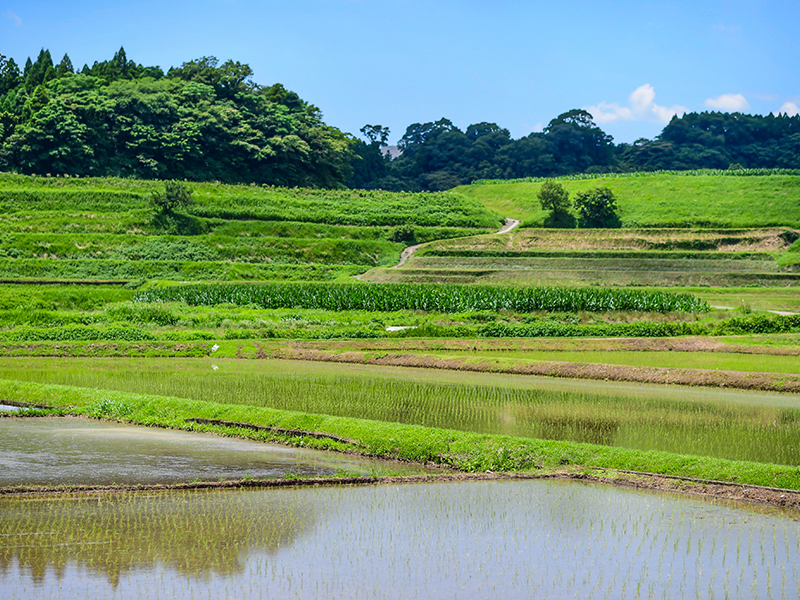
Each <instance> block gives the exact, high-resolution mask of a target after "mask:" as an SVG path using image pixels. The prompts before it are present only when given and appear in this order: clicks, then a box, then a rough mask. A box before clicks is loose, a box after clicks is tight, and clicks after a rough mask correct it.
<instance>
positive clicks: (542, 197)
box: [536, 180, 575, 227]
mask: <svg viewBox="0 0 800 600" xmlns="http://www.w3.org/2000/svg"><path fill="white" fill-rule="evenodd" d="M536 196H537V198H539V202H540V203H541V205H542V209H544V210H549V211H550V212H551V214H550V216H549V217H547V219H545V222H544V224H545V227H575V217H573V216H572V215H571V214H569V212H567V209H568V208H569V192H568V191H567V190H565V189H564V186H563V185H561V184H560V183H556V182H555V181H551V180H548V181H545V182H544V183H543V184H542V187H540V188H539V193H538V194H536Z"/></svg>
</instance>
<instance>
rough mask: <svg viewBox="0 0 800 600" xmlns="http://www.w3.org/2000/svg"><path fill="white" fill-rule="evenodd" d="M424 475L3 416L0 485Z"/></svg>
mask: <svg viewBox="0 0 800 600" xmlns="http://www.w3.org/2000/svg"><path fill="white" fill-rule="evenodd" d="M425 471H426V470H425V469H424V468H423V467H418V466H414V465H407V464H403V463H396V462H391V461H382V460H374V459H364V458H359V457H351V456H348V455H345V454H337V453H333V452H321V451H314V450H305V449H299V448H287V447H284V446H277V445H274V444H263V443H259V442H252V441H249V440H240V439H234V438H224V437H217V436H213V435H204V434H199V433H190V432H185V431H174V430H167V429H156V428H146V427H134V426H131V425H121V424H117V423H103V422H99V421H90V420H86V419H75V418H47V419H0V485H46V486H55V485H70V484H72V485H78V484H81V485H110V484H120V485H136V484H157V483H161V484H170V483H178V482H188V481H194V480H201V481H218V480H225V479H227V480H232V479H244V478H249V477H251V478H254V479H263V478H270V479H273V478H280V477H285V476H287V475H291V476H297V477H314V476H329V475H335V474H337V473H349V474H361V475H369V474H386V473H391V474H413V473H422V472H425Z"/></svg>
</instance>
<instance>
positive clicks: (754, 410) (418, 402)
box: [0, 359, 800, 466]
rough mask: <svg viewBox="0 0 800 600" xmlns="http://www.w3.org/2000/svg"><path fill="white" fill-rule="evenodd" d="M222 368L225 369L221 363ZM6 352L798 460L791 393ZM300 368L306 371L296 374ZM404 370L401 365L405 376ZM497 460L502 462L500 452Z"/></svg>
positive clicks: (55, 378)
mask: <svg viewBox="0 0 800 600" xmlns="http://www.w3.org/2000/svg"><path fill="white" fill-rule="evenodd" d="M213 366H217V367H218V369H213ZM213 366H212V365H211V363H209V362H208V361H206V360H201V361H192V362H190V361H187V360H178V359H172V360H169V359H168V360H158V359H150V360H147V361H146V362H143V361H140V360H114V361H93V362H86V361H80V360H75V361H72V360H67V359H58V360H42V359H26V360H25V363H24V365H22V364H19V363H16V362H15V361H13V360H8V359H6V360H5V361H3V362H2V363H0V377H3V378H7V379H15V380H20V381H36V382H41V383H57V384H64V385H71V386H79V387H84V388H99V389H112V390H119V391H125V392H136V393H145V394H155V395H159V396H177V397H182V398H188V399H192V400H199V401H205V402H215V403H219V404H226V405H245V406H251V407H262V408H271V409H280V410H289V411H297V412H302V413H309V414H326V415H334V416H340V417H358V418H366V419H372V420H376V421H383V422H392V423H405V424H412V425H423V426H426V427H435V428H442V429H455V430H461V431H468V432H476V433H487V434H503V435H512V436H516V437H522V438H533V439H550V440H564V441H572V442H586V443H592V444H599V445H604V446H611V447H619V448H630V449H636V450H642V451H649V450H658V451H666V452H672V453H680V454H691V455H696V456H710V457H717V458H725V459H730V460H747V461H756V462H763V463H776V464H784V465H792V466H799V465H800V407H795V406H794V405H793V403H792V402H791V397H790V396H786V395H778V394H774V395H766V394H762V395H756V394H748V393H746V392H739V393H730V394H723V395H721V396H720V395H719V394H717V395H714V396H710V395H706V396H703V395H701V394H691V395H690V394H689V393H688V392H687V394H686V395H685V396H681V395H680V394H666V393H664V394H660V393H659V392H658V391H657V389H646V390H645V389H640V388H637V387H636V386H631V387H630V391H629V392H628V393H624V392H623V391H620V390H619V389H617V390H614V391H609V392H605V393H600V392H599V391H598V392H595V393H593V392H591V391H586V389H585V388H584V389H583V390H577V389H576V390H575V391H570V390H553V389H547V388H546V387H544V386H536V385H535V382H528V381H526V380H525V379H524V378H519V379H513V378H510V377H504V376H486V375H484V376H481V377H482V378H483V383H478V382H477V380H476V379H475V378H473V380H471V381H470V382H469V383H464V384H459V383H457V380H454V381H449V382H446V383H445V382H437V381H436V377H437V375H436V374H433V375H432V377H426V378H425V379H424V380H423V379H416V378H414V379H409V378H408V377H400V376H394V375H391V373H388V374H386V375H384V374H383V372H384V371H387V369H379V368H374V369H366V370H364V369H363V368H361V369H358V368H353V367H349V366H345V365H339V366H336V367H335V368H331V367H329V366H326V365H321V366H316V365H314V364H303V365H298V366H297V367H294V366H293V363H291V362H283V361H269V362H268V363H267V364H266V365H263V366H262V365H259V364H256V365H253V366H248V367H246V369H245V370H242V367H240V366H239V365H238V363H237V361H231V360H230V359H214V362H213ZM298 368H301V369H302V370H300V371H298V370H297V369H298ZM401 373H403V371H400V372H398V374H397V375H400V374H401ZM495 459H496V460H498V461H500V462H502V457H501V456H500V455H498V456H497V457H495Z"/></svg>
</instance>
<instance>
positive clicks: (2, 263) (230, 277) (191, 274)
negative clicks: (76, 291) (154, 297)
mask: <svg viewBox="0 0 800 600" xmlns="http://www.w3.org/2000/svg"><path fill="white" fill-rule="evenodd" d="M297 262H298V263H299V261H297ZM363 270H364V268H363V266H358V265H335V264H334V265H328V264H307V263H299V264H295V263H289V262H285V263H279V262H276V263H269V262H266V263H259V264H256V263H244V262H230V261H205V262H193V261H179V260H172V261H169V260H105V259H98V260H87V259H79V260H58V259H13V258H0V278H3V279H15V280H20V279H23V280H38V281H42V280H47V281H51V280H52V281H107V282H120V281H121V282H123V283H124V282H125V281H126V280H127V281H137V280H144V279H166V280H180V281H187V280H188V281H192V280H194V281H197V280H203V279H205V280H217V281H236V280H239V281H241V280H269V279H273V280H278V279H280V280H295V281H307V280H330V279H336V278H338V277H342V276H348V275H356V274H358V273H360V272H362V271H363Z"/></svg>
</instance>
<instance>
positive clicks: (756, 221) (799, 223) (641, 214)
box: [453, 172, 800, 228]
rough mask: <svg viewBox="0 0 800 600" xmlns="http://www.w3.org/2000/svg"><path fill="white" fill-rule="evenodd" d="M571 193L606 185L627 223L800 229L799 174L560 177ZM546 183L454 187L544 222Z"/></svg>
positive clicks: (531, 221) (534, 222) (507, 212)
mask: <svg viewBox="0 0 800 600" xmlns="http://www.w3.org/2000/svg"><path fill="white" fill-rule="evenodd" d="M559 182H560V183H561V184H562V185H563V186H564V187H565V188H566V189H567V191H569V193H570V197H571V198H572V197H574V195H575V194H576V193H577V192H582V191H586V190H590V189H593V188H595V187H599V186H607V187H608V188H610V189H611V190H612V191H613V192H614V195H615V196H616V197H617V198H618V202H619V209H620V210H619V212H620V218H621V220H622V226H623V227H632V228H636V227H738V228H750V227H772V226H784V227H795V228H796V227H800V176H798V175H786V174H775V175H756V176H753V175H751V176H744V175H742V176H735V175H721V174H714V173H705V172H698V173H694V174H679V173H644V174H643V173H634V174H629V175H610V176H607V177H597V178H592V179H575V180H570V179H560V180H559ZM541 185H542V181H534V182H508V183H505V182H502V181H492V182H487V183H476V184H473V185H467V186H461V187H458V188H455V189H454V190H453V191H454V192H455V193H458V194H461V195H464V196H466V197H468V198H472V199H474V200H478V201H479V202H481V204H483V205H484V206H485V207H487V208H488V209H490V210H493V211H495V212H497V213H499V214H501V215H504V216H506V217H512V218H515V219H520V220H522V221H523V225H527V226H532V227H537V226H539V227H540V226H542V224H543V223H544V219H545V217H546V216H547V214H548V213H547V212H545V211H543V210H541V207H540V205H539V201H538V199H537V197H536V194H537V193H538V191H539V188H540V187H541Z"/></svg>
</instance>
